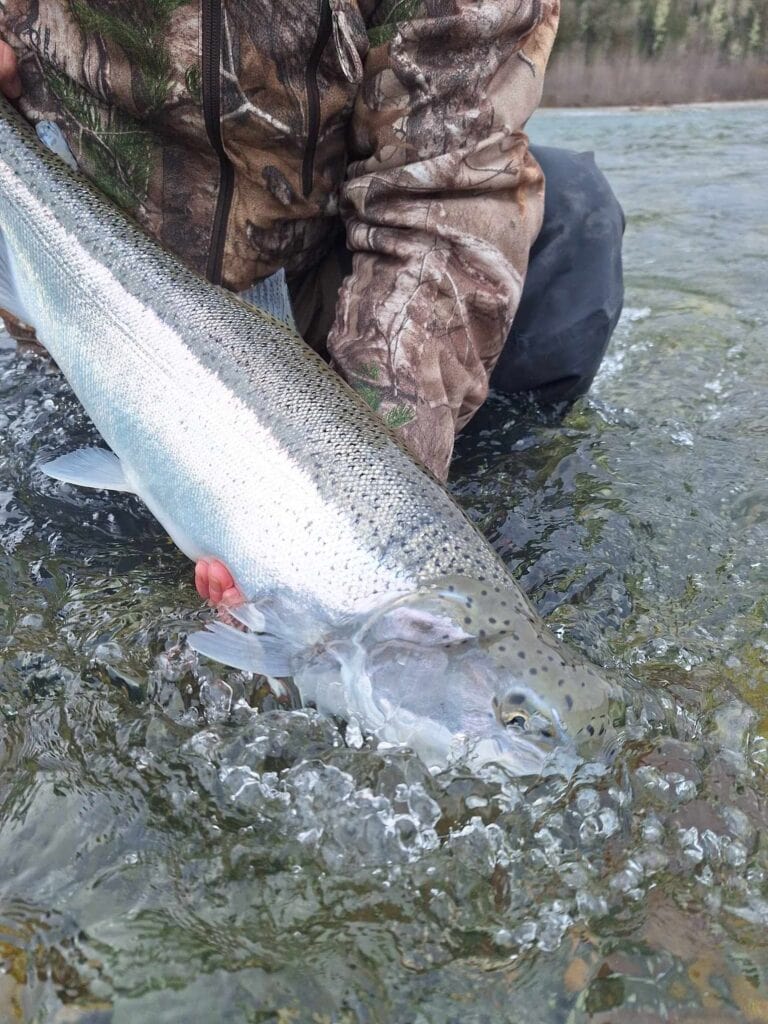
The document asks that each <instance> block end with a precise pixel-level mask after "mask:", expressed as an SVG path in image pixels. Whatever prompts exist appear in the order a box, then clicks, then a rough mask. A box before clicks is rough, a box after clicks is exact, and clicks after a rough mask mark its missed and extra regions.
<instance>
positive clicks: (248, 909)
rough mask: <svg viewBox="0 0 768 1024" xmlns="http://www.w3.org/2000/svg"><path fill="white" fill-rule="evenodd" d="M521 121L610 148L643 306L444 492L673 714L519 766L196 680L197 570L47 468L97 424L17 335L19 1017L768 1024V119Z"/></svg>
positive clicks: (504, 410) (8, 365) (13, 612)
mask: <svg viewBox="0 0 768 1024" xmlns="http://www.w3.org/2000/svg"><path fill="white" fill-rule="evenodd" d="M531 134H532V135H533V136H534V137H535V139H536V140H537V141H539V142H541V143H544V144H555V145H567V146H572V147H574V148H579V149H587V148H591V149H595V150H596V151H597V153H598V156H599V159H600V162H601V164H602V166H603V167H604V168H605V169H606V171H607V172H608V173H609V175H610V177H611V180H612V182H613V184H614V187H615V189H616V191H617V193H618V194H619V196H620V198H621V200H622V202H623V204H624V206H625V208H626V210H627V213H628V220H629V224H628V231H627V242H626V263H627V268H628V277H627V285H628V289H627V292H628V293H627V304H628V308H627V310H626V313H625V316H624V319H623V321H622V323H621V325H620V327H619V330H618V333H617V337H616V339H615V342H614V344H613V347H612V351H611V353H610V356H609V358H608V360H607V362H606V364H605V366H604V368H603V370H602V372H601V375H600V378H599V380H598V382H597V384H596V386H595V389H594V392H593V394H592V395H591V397H590V399H589V400H588V401H586V402H582V403H580V404H579V405H578V406H577V407H575V408H574V409H573V410H572V411H571V412H570V413H569V414H568V416H567V417H566V419H565V420H564V421H563V422H555V421H550V420H548V419H547V418H545V417H544V416H542V415H541V414H539V413H537V412H536V411H535V410H531V409H526V408H521V407H520V406H513V405H510V404H509V403H507V402H503V401H501V400H498V399H497V400H493V401H492V402H491V403H490V404H489V406H488V408H487V410H486V411H485V413H484V414H483V415H482V417H481V418H480V419H479V420H478V422H477V423H476V424H475V425H474V427H473V428H472V430H471V431H469V432H468V433H467V434H466V436H465V437H464V438H463V439H462V441H461V443H460V445H459V451H458V458H457V463H456V470H455V473H454V486H455V491H456V493H457V495H458V497H459V498H460V500H461V501H462V502H463V503H464V504H465V506H466V507H467V509H468V510H469V512H470V514H471V515H472V516H473V517H474V518H475V519H476V520H477V521H478V522H479V523H480V524H481V526H482V528H483V529H484V530H485V531H486V533H487V534H488V535H489V536H490V537H491V538H492V540H493V542H494V543H495V544H496V546H497V547H498V549H499V550H500V551H501V552H502V554H503V556H504V557H505V559H506V560H507V561H508V562H509V564H510V565H511V566H512V567H513V569H514V571H515V573H516V574H517V575H518V577H519V578H520V580H521V582H522V584H523V586H524V587H525V588H526V589H527V590H528V592H529V593H530V594H531V596H532V598H533V599H534V601H535V602H536V603H537V604H538V606H539V608H540V609H541V610H542V612H543V613H544V614H545V615H547V616H548V617H549V619H550V622H551V623H552V624H553V625H554V626H555V627H556V628H557V629H558V631H560V632H562V634H563V635H565V636H566V637H568V638H569V639H570V640H571V641H572V642H573V643H575V644H576V645H577V646H579V647H581V648H582V649H583V650H585V651H587V652H588V653H589V655H590V656H591V657H592V658H594V659H595V660H596V661H598V662H600V663H601V664H603V665H606V666H610V667H611V668H612V669H614V670H615V671H617V672H618V673H620V674H624V675H632V676H634V678H635V679H637V680H638V681H639V683H640V685H641V687H642V688H643V689H642V692H644V693H645V694H646V695H647V697H648V699H649V700H650V699H651V698H654V699H655V700H657V701H658V700H659V699H663V700H666V704H667V707H666V718H667V724H666V725H665V726H664V728H663V729H656V731H655V732H649V731H647V730H646V732H645V734H644V735H639V736H638V737H636V738H635V739H633V740H631V741H630V742H629V743H628V744H627V745H626V746H625V748H624V749H623V751H622V752H621V754H620V756H619V757H618V758H617V760H616V762H615V763H614V764H613V765H612V766H611V767H610V768H608V769H603V770H600V769H598V768H596V767H595V766H584V768H582V769H581V770H580V772H579V773H577V775H576V777H575V778H574V779H572V780H571V782H570V783H569V784H567V785H564V784H562V783H555V782H550V783H546V784H540V785H538V786H534V787H532V788H529V789H527V790H525V789H524V788H523V787H521V786H519V785H513V784H507V785H504V786H501V785H500V784H499V783H498V782H494V781H492V780H491V779H485V780H483V779H477V778H471V777H468V776H466V775H463V774H461V773H453V774H450V775H446V776H438V777H432V776H431V775H430V774H429V773H428V772H426V771H425V769H424V768H423V767H422V765H421V764H420V763H419V762H418V761H417V760H416V759H415V758H413V757H411V756H408V755H405V754H399V753H396V752H387V753H377V752H375V751H372V750H370V749H367V748H366V747H365V746H364V745H361V743H360V741H359V738H355V737H353V736H348V737H347V738H346V742H345V738H344V736H343V733H342V731H340V729H339V728H337V726H336V725H335V724H333V723H331V722H329V721H326V720H323V719H320V718H318V717H317V716H316V715H315V714H313V713H311V712H308V711H302V712H296V713H289V712H286V711H285V710H283V709H281V708H280V707H279V706H277V704H276V702H275V701H274V699H273V698H271V697H269V696H268V695H266V694H265V692H263V691H260V690H257V682H254V681H251V680H249V679H247V678H245V677H243V676H241V675H240V674H238V673H235V672H231V673H227V674H226V676H225V677H224V678H221V677H219V676H218V675H217V674H216V673H215V672H214V671H213V670H212V669H211V668H210V667H208V668H205V669H201V668H200V667H198V666H197V665H196V663H195V661H194V659H193V658H192V657H190V655H189V653H188V652H187V651H186V649H185V648H184V646H183V643H181V642H180V641H181V640H182V639H183V635H184V633H185V631H186V630H188V629H189V628H191V627H192V626H193V625H194V624H195V623H196V621H197V619H198V617H199V605H198V602H197V600H196V599H195V596H194V593H193V591H192V589H191V587H190V585H189V579H190V573H189V568H188V566H187V565H186V564H185V563H184V561H183V559H182V558H181V556H179V555H178V554H177V553H176V552H175V550H174V549H173V548H172V547H171V546H170V544H169V543H168V542H167V541H166V539H165V538H164V536H163V534H162V531H161V530H160V529H159V528H158V527H157V526H156V525H155V524H154V523H153V522H152V521H151V520H150V519H148V518H147V516H146V515H145V514H144V513H143V511H142V510H141V508H140V507H139V505H138V504H137V503H135V502H134V501H133V500H132V499H130V498H126V497H124V496H118V497H115V496H114V495H109V496H108V495H103V494H94V493H85V492H75V491H74V490H73V489H68V488H66V487H62V486H60V485H58V484H56V483H54V482H53V481H50V480H47V479H45V478H44V477H43V476H42V475H41V474H40V473H39V471H38V470H37V469H36V468H35V467H36V465H37V464H38V462H39V461H41V460H43V459H44V458H45V457H47V456H49V455H53V454H60V453H61V452H62V451H63V450H66V449H70V448H72V447H75V446H77V445H78V444H80V443H82V442H83V441H84V440H85V439H86V438H87V437H88V436H89V428H88V426H87V424H86V423H85V422H84V421H83V418H82V416H81V415H80V413H79V411H78V409H77V406H76V403H74V401H73V400H72V398H71V396H70V395H69V393H68V391H67V389H66V387H65V386H64V385H63V384H62V382H61V380H60V379H59V377H58V376H57V374H56V373H55V372H54V371H53V370H52V368H51V367H50V366H49V365H48V364H47V363H46V362H45V361H44V360H42V359H40V358H38V357H36V356H34V355H30V354H25V355H16V354H15V353H14V352H13V351H12V350H11V349H10V348H4V349H3V350H2V351H0V428H1V440H0V544H1V545H2V550H3V554H2V556H0V608H1V609H2V616H0V652H2V653H0V712H1V714H0V863H2V865H3V870H2V873H1V874H0V1020H2V1021H6V1020H7V1021H9V1022H10V1021H41V1022H42V1021H44V1022H48V1021H50V1022H64V1021H79V1022H81V1024H82V1022H86V1021H89V1022H91V1024H94V1022H107V1021H113V1022H115V1024H128V1022H136V1021H150V1020H151V1021H153V1022H169V1024H170V1022H174V1024H176V1022H178V1021H181V1020H183V1021H185V1022H190V1024H208V1022H210V1021H214V1020H216V1021H218V1020H222V1021H238V1022H239V1021H244V1022H245V1021H247V1022H256V1021H258V1022H262V1021H263V1022H275V1024H283V1022H289V1021H297V1022H304V1021H307V1022H316V1024H324V1022H350V1024H351V1022H358V1021H359V1022H379V1021H381V1022H389V1021H392V1022H403V1021H408V1022H414V1024H427V1022H428V1024H431V1022H436V1024H437V1022H440V1024H443V1022H452V1021H456V1022H459V1021H461V1022H482V1021H489V1022H490V1021H494V1022H496V1021H500V1020H510V1021H512V1020H514V1021H515V1022H521V1024H543V1022H553V1024H559V1022H563V1024H582V1022H587V1021H589V1022H594V1024H609V1022H610V1024H632V1022H634V1024H648V1022H651V1021H661V1020H664V1021H667V1020H668V1021H678V1022H689V1024H694V1022H695V1024H699V1022H705V1021H713V1022H715V1021H716V1022H718V1024H719V1022H726V1021H738V1022H745V1021H749V1022H751V1021H763V1020H768V940H766V935H768V876H767V875H766V870H767V869H768V848H766V839H765V838H764V837H765V835H766V829H767V828H768V778H767V777H766V775H767V773H768V628H767V626H766V621H767V619H768V609H767V608H766V581H767V580H768V563H767V562H766V551H768V544H767V543H766V542H767V541H768V492H767V491H766V482H765V481H766V479H768V473H767V472H766V470H767V469H768V454H766V445H765V439H766V436H767V435H768V428H767V427H766V424H768V387H767V386H766V385H768V379H767V377H768V373H767V372H766V368H765V366H766V364H765V356H764V352H765V336H766V331H765V327H766V314H765V309H764V303H763V294H764V287H761V285H764V267H765V259H766V255H767V253H766V249H767V248H768V246H767V245H766V228H767V227H768V204H767V203H766V199H765V194H764V188H763V181H762V177H763V174H762V172H763V161H764V152H765V145H766V142H767V141H768V139H766V135H767V134H768V131H767V129H766V122H765V108H760V107H738V108H721V109H699V110H696V109H691V110H669V111H651V112H642V113H631V114H628V113H621V112H611V113H589V112H581V113H564V112H563V113H556V112H547V113H542V114H540V115H539V116H538V117H537V118H536V119H535V121H534V122H533V123H532V125H531ZM255 704H259V705H261V707H262V708H263V709H264V711H263V713H261V714H258V715H257V714H254V712H253V711H252V710H251V708H252V705H255Z"/></svg>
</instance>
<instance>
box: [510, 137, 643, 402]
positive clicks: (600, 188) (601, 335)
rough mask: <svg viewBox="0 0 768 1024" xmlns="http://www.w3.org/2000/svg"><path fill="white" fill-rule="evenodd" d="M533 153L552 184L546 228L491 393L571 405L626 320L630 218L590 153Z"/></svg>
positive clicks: (542, 149) (536, 150) (534, 149)
mask: <svg viewBox="0 0 768 1024" xmlns="http://www.w3.org/2000/svg"><path fill="white" fill-rule="evenodd" d="M531 151H532V153H533V155H534V156H535V157H536V159H537V160H538V161H539V164H540V165H541V167H542V170H543V171H544V175H545V178H546V197H545V206H544V221H543V224H542V228H541V232H540V233H539V236H538V238H537V240H536V242H535V244H534V246H533V248H532V250H531V259H530V263H529V267H528V274H527V277H526V282H525V287H524V289H523V295H522V299H521V302H520V306H519V309H518V311H517V315H516V317H515V321H514V323H513V325H512V330H511V331H510V334H509V337H508V339H507V342H506V345H505V346H504V350H503V351H502V354H501V357H500V359H499V361H498V363H497V366H496V369H495V370H494V373H493V375H492V377H491V386H492V387H494V388H495V389H496V390H498V391H502V392H505V393H507V394H519V393H521V392H533V393H534V394H535V396H536V397H537V398H538V399H539V400H540V401H543V402H561V401H571V400H573V399H575V398H577V397H578V396H579V395H582V394H584V393H585V392H586V391H587V390H588V389H589V386H590V384H591V383H592V380H593V378H594V376H595V374H596V373H597V369H598V367H599V366H600V363H601V361H602V358H603V355H604V354H605V350H606V348H607V346H608V342H609V340H610V337H611V334H612V333H613V329H614V327H615V326H616V323H617V321H618V319H619V315H620V313H621V308H622V303H623V298H624V287H623V274H622V262H621V241H622V235H623V233H624V223H625V221H624V214H623V212H622V209H621V206H620V205H619V203H618V200H617V199H616V197H615V196H614V194H613V192H612V190H611V187H610V185H609V184H608V182H607V180H606V178H605V176H604V175H603V174H602V172H601V171H600V170H599V169H598V168H597V166H596V164H595V162H594V157H593V155H592V154H591V153H573V152H570V151H568V150H563V149H554V148H550V147H543V146H539V147H537V146H533V147H531Z"/></svg>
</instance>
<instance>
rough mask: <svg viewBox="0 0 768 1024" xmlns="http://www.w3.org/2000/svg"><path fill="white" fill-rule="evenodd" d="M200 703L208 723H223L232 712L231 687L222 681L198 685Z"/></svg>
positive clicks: (215, 680)
mask: <svg viewBox="0 0 768 1024" xmlns="http://www.w3.org/2000/svg"><path fill="white" fill-rule="evenodd" d="M200 703H201V704H202V706H203V714H204V715H205V719H206V721H207V722H208V723H213V722H224V721H226V720H227V718H229V714H230V711H231V710H232V687H231V686H230V685H229V684H228V683H225V682H224V680H223V679H214V680H213V681H212V682H204V683H202V684H201V685H200Z"/></svg>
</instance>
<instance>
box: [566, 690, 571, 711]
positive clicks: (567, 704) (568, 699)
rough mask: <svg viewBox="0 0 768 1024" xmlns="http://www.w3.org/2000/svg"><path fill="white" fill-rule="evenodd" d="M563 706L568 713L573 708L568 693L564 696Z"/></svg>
mask: <svg viewBox="0 0 768 1024" xmlns="http://www.w3.org/2000/svg"><path fill="white" fill-rule="evenodd" d="M565 706H566V707H567V708H568V710H569V711H570V710H571V708H572V707H573V697H572V696H571V695H570V693H567V694H566V695H565Z"/></svg>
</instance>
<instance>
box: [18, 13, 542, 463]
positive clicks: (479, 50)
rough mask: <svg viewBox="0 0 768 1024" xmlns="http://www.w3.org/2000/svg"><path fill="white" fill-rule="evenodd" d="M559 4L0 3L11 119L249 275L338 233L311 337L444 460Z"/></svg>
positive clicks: (476, 384)
mask: <svg viewBox="0 0 768 1024" xmlns="http://www.w3.org/2000/svg"><path fill="white" fill-rule="evenodd" d="M211 9H215V10H216V13H217V16H220V23H219V22H217V26H218V28H220V38H219V42H220V47H219V49H218V52H216V51H214V53H215V55H216V57H217V58H218V59H217V61H216V64H217V65H218V66H217V67H215V68H213V72H211V66H210V65H209V64H208V63H207V62H206V61H204V60H203V56H204V53H203V50H204V48H203V47H202V41H203V40H204V39H205V38H210V33H209V36H208V37H207V36H206V24H208V23H207V22H206V17H209V15H205V12H206V11H208V12H210V10H211ZM558 17H559V2H558V0H484V2H483V3H481V4H478V3H476V2H475V0H320V2H318V0H222V3H220V4H212V5H204V6H203V7H201V6H200V5H199V4H198V3H192V2H183V0H170V2H162V3H161V2H154V0H153V2H149V0H142V2H141V3H138V4H137V3H127V2H125V0H122V2H121V0H46V3H44V4H34V5H32V4H29V3H27V2H26V0H7V2H6V3H5V4H3V5H2V7H0V36H2V38H4V39H6V40H8V41H9V42H11V43H12V44H13V45H14V47H15V48H16V50H17V53H18V55H19V60H20V77H21V80H22V85H23V97H22V104H21V105H22V109H23V110H24V112H25V113H26V114H27V116H28V117H29V118H30V119H31V120H33V121H34V122H39V121H41V120H45V121H49V122H52V123H53V124H56V125H58V126H59V127H60V129H61V131H62V133H63V136H64V138H65V140H66V142H67V144H68V145H69V148H70V150H71V151H72V153H73V155H74V157H75V159H76V161H77V163H78V165H79V166H80V168H81V169H82V170H83V171H84V173H85V174H86V175H88V176H89V177H90V178H91V179H92V180H93V181H94V182H95V183H96V184H97V185H98V187H99V188H101V189H102V191H104V192H106V193H107V194H108V195H110V196H111V197H112V199H113V200H114V201H115V202H116V203H117V204H118V205H120V206H121V207H123V208H124V209H126V210H128V211H129V212H130V213H131V214H132V215H133V216H134V217H135V218H136V219H137V220H138V221H139V222H140V223H141V224H142V226H143V227H144V228H145V229H146V230H147V231H148V232H149V233H150V234H151V235H153V236H154V237H155V238H157V239H158V240H159V241H160V242H161V243H162V244H164V245H165V246H166V247H167V248H169V249H170V250H171V251H173V252H174V253H176V254H177V255H178V256H179V257H180V258H181V259H183V260H185V261H186V262H187V263H188V264H190V265H191V266H193V267H195V268H196V269H197V270H200V271H201V272H205V271H206V270H207V269H210V267H211V266H212V265H214V264H215V265H217V266H218V264H219V263H220V264H221V267H222V280H223V283H224V284H225V285H227V286H228V287H230V288H233V289H235V290H237V291H242V290H244V289H246V288H249V287H251V286H252V285H253V284H254V282H255V281H257V280H259V279H261V278H264V277H268V276H269V275H271V274H273V273H274V272H276V271H277V270H280V269H281V268H284V269H285V270H286V272H287V273H288V274H289V275H299V274H301V273H303V272H306V271H307V270H308V269H309V268H313V269H314V268H316V267H317V266H318V264H319V263H320V262H321V261H322V259H323V258H324V256H325V255H327V253H328V251H329V249H330V248H331V246H332V245H333V242H334V240H335V238H336V237H337V236H338V232H339V229H341V230H343V231H344V232H345V234H346V240H347V245H348V246H349V248H350V250H351V251H352V252H353V254H354V261H353V269H352V273H351V274H350V275H349V276H348V277H347V278H346V279H345V281H344V284H343V287H342V289H341V292H340V295H339V301H338V306H337V309H336V316H335V322H334V325H333V327H332V329H331V331H330V335H329V341H328V347H329V349H330V351H331V354H332V355H333V357H334V359H335V361H336V364H337V365H338V367H339V368H340V369H341V370H342V372H345V373H346V374H347V376H348V378H349V380H350V382H351V383H352V384H353V386H354V387H356V388H357V389H358V390H359V391H360V393H361V394H363V396H364V397H366V398H367V399H368V400H369V401H370V403H371V404H372V405H373V406H374V407H376V408H377V409H378V411H379V412H380V413H381V415H382V416H383V418H384V419H385V420H386V422H388V423H389V425H390V426H391V427H393V428H394V429H399V430H401V431H402V435H403V437H404V439H405V440H406V442H407V443H409V444H410V445H411V447H412V449H413V450H414V452H415V454H417V455H418V456H420V457H421V458H422V459H423V460H424V461H425V462H426V463H427V464H428V465H429V466H431V467H432V468H433V469H434V470H435V471H436V472H437V473H438V474H440V475H444V473H445V471H446V469H447V464H448V460H449V458H450V443H447V439H448V438H450V437H452V436H453V431H454V430H455V429H456V428H458V427H461V425H462V424H463V423H465V422H466V421H467V420H468V419H469V418H470V417H471V416H472V414H473V413H474V411H475V410H476V409H477V408H478V406H479V405H480V404H481V403H482V401H483V399H484V397H485V394H486V390H487V378H488V373H489V372H490V370H491V368H492V366H493V364H494V363H495V360H496V358H497V357H498V354H499V352H500V351H501V348H502V345H503V343H504V339H505V337H506V335H507V332H508V330H509V326H510V324H511V322H512V318H513V316H514V313H515V310H516V308H517V305H518V302H519V299H520V294H521V291H522V287H523V281H524V278H525V272H526V268H527V263H528V254H529V251H530V247H531V245H532V243H533V240H534V239H535V237H536V235H537V234H538V232H539V228H540V226H541V218H542V210H543V192H544V184H543V176H542V173H541V170H540V168H539V166H538V164H537V163H536V160H535V159H534V158H533V157H532V155H531V154H530V152H529V149H528V141H527V138H526V136H525V134H524V131H523V129H524V126H525V123H526V121H527V120H528V118H529V117H530V115H531V114H532V113H533V111H534V110H535V109H536V106H537V105H538V102H539V99H540V96H541V90H542V84H543V76H544V70H545V67H546V64H547V60H548V58H549V54H550V51H551V47H552V43H553V40H554V36H555V31H556V28H557V23H558ZM209 28H210V25H209ZM205 52H206V53H208V51H207V50H206V51H205ZM206 69H208V72H209V73H206ZM211 83H213V84H211ZM206 101H207V102H206ZM212 107H213V108H215V109H216V113H217V114H218V115H219V116H218V119H217V121H216V125H215V130H213V129H212V128H211V124H210V122H211V119H212V115H211V113H210V111H211V109H212ZM206 114H207V115H208V117H207V118H206ZM212 131H213V134H215V135H216V136H218V139H215V138H213V135H212ZM217 141H218V143H219V145H218V147H217V144H216V143H217ZM222 156H223V158H224V161H225V163H226V166H227V172H228V174H229V175H230V178H231V185H232V189H231V194H229V189H224V188H223V186H224V184H226V182H225V177H226V175H225V174H224V168H223V165H222V163H221V161H220V157H222ZM227 180H230V179H227ZM225 191H226V192H227V193H228V203H227V204H225V205H226V210H225V216H224V217H223V221H222V219H221V218H220V217H219V213H220V212H221V209H222V207H221V204H220V200H221V198H222V195H223V194H224V192H225ZM222 223H223V224H224V227H225V230H224V231H223V234H221V235H220V234H219V232H218V227H221V224H222ZM219 243H221V252H220V257H221V258H220V260H218V261H217V260H215V259H214V260H212V254H214V255H215V250H216V249H217V248H218V247H219ZM435 339H439V340H440V344H439V345H436V344H435Z"/></svg>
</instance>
